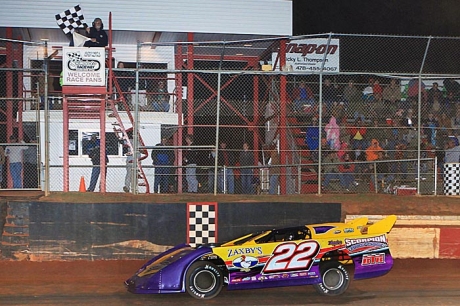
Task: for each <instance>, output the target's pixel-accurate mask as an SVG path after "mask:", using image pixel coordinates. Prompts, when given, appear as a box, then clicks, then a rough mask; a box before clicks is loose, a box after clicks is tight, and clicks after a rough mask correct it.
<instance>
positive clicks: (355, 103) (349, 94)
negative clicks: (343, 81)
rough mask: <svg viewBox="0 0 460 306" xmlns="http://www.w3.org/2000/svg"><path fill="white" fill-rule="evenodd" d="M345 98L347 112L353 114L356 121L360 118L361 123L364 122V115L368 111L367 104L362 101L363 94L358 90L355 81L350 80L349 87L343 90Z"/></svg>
mask: <svg viewBox="0 0 460 306" xmlns="http://www.w3.org/2000/svg"><path fill="white" fill-rule="evenodd" d="M343 98H344V100H345V105H346V108H347V110H348V111H349V112H350V113H351V114H353V117H354V119H355V120H356V119H357V118H358V117H360V118H361V121H364V119H365V116H364V113H365V111H366V109H365V104H364V102H363V99H362V94H361V92H360V91H359V90H358V89H357V88H356V86H355V83H354V81H353V80H350V81H349V82H348V85H347V86H345V88H344V89H343Z"/></svg>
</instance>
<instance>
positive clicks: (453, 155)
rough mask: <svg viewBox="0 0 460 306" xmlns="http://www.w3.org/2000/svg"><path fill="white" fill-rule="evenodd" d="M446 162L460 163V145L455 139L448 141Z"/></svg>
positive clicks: (445, 154) (445, 152) (445, 151)
mask: <svg viewBox="0 0 460 306" xmlns="http://www.w3.org/2000/svg"><path fill="white" fill-rule="evenodd" d="M444 163H460V145H456V144H455V140H454V139H449V140H448V141H447V146H446V149H445V150H444Z"/></svg>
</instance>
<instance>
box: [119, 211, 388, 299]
mask: <svg viewBox="0 0 460 306" xmlns="http://www.w3.org/2000/svg"><path fill="white" fill-rule="evenodd" d="M395 222H396V216H394V215H390V216H388V217H386V218H385V219H383V220H380V221H378V222H376V223H374V224H370V223H369V222H368V218H367V217H362V218H358V219H355V220H353V221H350V222H346V223H323V224H313V225H303V226H297V227H289V228H282V229H271V230H266V231H261V232H257V233H251V234H247V235H244V236H242V237H239V238H236V239H233V240H231V241H228V242H225V243H215V244H206V245H200V246H197V247H192V246H190V245H188V244H182V245H178V246H176V247H174V248H171V249H169V250H167V251H166V252H164V253H161V254H159V255H158V256H155V257H154V258H152V259H151V260H150V261H148V262H147V263H146V264H145V265H143V266H142V267H141V268H140V269H139V270H138V271H137V272H136V273H135V274H134V275H133V276H132V277H131V278H129V279H128V280H126V281H125V286H126V287H127V289H128V291H129V292H132V293H147V294H148V293H176V292H187V293H188V294H190V295H191V296H193V297H195V298H197V299H211V298H213V297H215V296H217V295H218V294H219V292H220V291H221V290H222V288H223V287H224V286H226V287H227V289H228V290H236V289H253V288H268V287H281V286H298V285H313V286H314V287H315V289H316V290H317V291H318V292H319V293H320V294H322V295H325V296H337V295H340V294H342V293H344V292H345V291H346V290H347V288H348V286H349V284H350V281H351V279H352V277H353V278H354V279H365V278H373V277H378V276H382V275H384V274H386V273H387V272H388V271H390V270H391V268H392V266H393V258H392V256H391V254H390V249H389V245H388V239H387V234H388V233H389V232H390V231H391V229H392V228H393V225H394V224H395Z"/></svg>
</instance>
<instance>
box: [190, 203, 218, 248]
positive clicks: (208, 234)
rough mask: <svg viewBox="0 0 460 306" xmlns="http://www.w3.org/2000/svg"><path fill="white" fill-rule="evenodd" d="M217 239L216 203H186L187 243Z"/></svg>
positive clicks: (208, 241)
mask: <svg viewBox="0 0 460 306" xmlns="http://www.w3.org/2000/svg"><path fill="white" fill-rule="evenodd" d="M216 240H217V203H215V202H211V203H202V202H199V203H187V243H189V244H190V245H193V246H195V245H200V244H203V243H213V242H216Z"/></svg>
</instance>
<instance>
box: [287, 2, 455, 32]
mask: <svg viewBox="0 0 460 306" xmlns="http://www.w3.org/2000/svg"><path fill="white" fill-rule="evenodd" d="M293 13H294V14H293V23H294V24H293V27H294V31H293V34H294V35H302V34H317V33H328V32H333V33H349V34H397V35H422V36H429V35H432V36H460V0H387V1H382V0H294V4H293Z"/></svg>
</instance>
